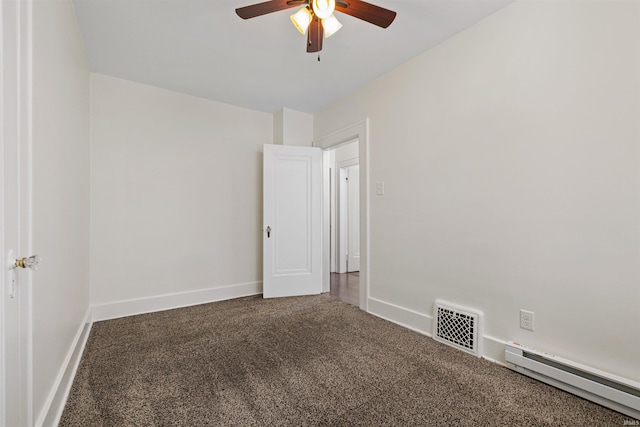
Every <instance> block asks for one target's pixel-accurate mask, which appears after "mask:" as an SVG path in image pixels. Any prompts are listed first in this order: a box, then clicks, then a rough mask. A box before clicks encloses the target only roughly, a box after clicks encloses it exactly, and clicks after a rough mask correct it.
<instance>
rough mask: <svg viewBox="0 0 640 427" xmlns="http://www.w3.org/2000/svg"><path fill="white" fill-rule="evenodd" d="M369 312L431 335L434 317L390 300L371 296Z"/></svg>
mask: <svg viewBox="0 0 640 427" xmlns="http://www.w3.org/2000/svg"><path fill="white" fill-rule="evenodd" d="M368 305H369V313H371V314H373V315H374V316H377V317H380V318H382V319H385V320H388V321H389V322H392V323H395V324H397V325H400V326H403V327H405V328H407V329H411V330H412V331H416V332H419V333H421V334H422V335H426V336H428V337H431V336H432V335H431V331H432V329H433V327H432V325H433V317H431V316H428V315H426V314H424V313H418V312H417V311H414V310H410V309H408V308H404V307H400V306H398V305H395V304H391V303H389V302H385V301H381V300H379V299H375V298H369V304H368Z"/></svg>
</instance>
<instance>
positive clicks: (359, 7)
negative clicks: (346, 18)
mask: <svg viewBox="0 0 640 427" xmlns="http://www.w3.org/2000/svg"><path fill="white" fill-rule="evenodd" d="M346 3H348V6H347V7H344V4H343V3H342V2H336V10H337V11H339V12H342V13H346V14H347V15H351V16H353V17H355V18H359V19H362V20H363V21H367V22H369V23H371V24H373V25H377V26H378V27H382V28H387V27H388V26H389V25H391V23H392V22H393V20H394V19H396V13H395V12H394V11H392V10H389V9H385V8H384V7H380V6H376V5H375V4H371V3H367V2H365V1H361V0H346Z"/></svg>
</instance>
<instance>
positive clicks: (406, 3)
mask: <svg viewBox="0 0 640 427" xmlns="http://www.w3.org/2000/svg"><path fill="white" fill-rule="evenodd" d="M260 1H261V0H255V1H252V0H74V5H75V9H76V14H77V17H78V22H79V25H80V30H81V32H82V36H83V39H84V43H85V48H86V51H87V56H88V58H89V64H90V67H91V71H94V72H98V73H103V74H108V75H111V76H116V77H121V78H124V79H128V80H133V81H136V82H141V83H145V84H150V85H153V86H158V87H162V88H166V89H170V90H174V91H178V92H183V93H186V94H190V95H195V96H199V97H203V98H209V99H212V100H216V101H220V102H224V103H228V104H234V105H238V106H241V107H245V108H250V109H254V110H259V111H264V112H269V113H273V112H275V111H278V110H280V109H281V108H283V107H286V108H291V109H294V110H298V111H304V112H307V113H314V112H316V111H318V110H320V109H322V108H324V107H326V106H328V105H329V104H331V103H332V102H334V101H336V100H337V99H339V98H341V97H342V96H344V95H346V94H348V93H350V92H352V91H354V90H355V89H357V88H359V87H361V86H363V85H365V84H366V83H368V82H370V81H372V80H374V79H375V78H376V77H378V76H381V75H382V74H384V73H386V72H388V71H390V70H391V69H393V68H395V67H397V66H398V65H400V64H402V63H404V62H406V61H407V60H409V59H411V58H413V57H415V56H417V55H419V54H420V53H422V52H424V51H425V50H427V49H429V48H431V47H433V46H435V45H437V44H438V43H440V42H442V41H443V40H445V39H446V38H448V37H451V36H452V35H453V34H455V33H457V32H459V31H461V30H463V29H464V28H467V27H469V26H471V25H473V24H474V23H476V22H478V21H480V20H481V19H483V18H485V17H486V16H488V15H490V14H492V13H493V12H495V11H497V10H498V9H500V8H502V7H504V6H505V5H507V4H508V3H510V2H511V1H512V0H371V3H374V4H377V5H379V6H382V7H385V8H387V9H392V10H394V11H396V12H397V13H398V15H397V17H396V20H395V21H394V22H393V23H392V24H391V26H390V27H389V28H387V29H382V28H379V27H376V26H374V25H371V24H369V23H366V22H364V21H361V20H359V19H356V18H353V17H351V16H348V15H345V14H341V13H336V17H337V18H338V19H339V20H340V21H341V22H342V24H343V25H344V26H343V28H342V29H341V30H340V31H339V32H338V33H337V34H335V35H334V36H333V37H331V38H329V39H325V40H324V47H323V50H322V51H321V52H320V58H321V61H320V62H318V60H317V58H318V55H317V54H311V53H307V52H306V50H305V49H306V36H303V35H301V34H300V33H299V32H298V31H297V30H296V29H295V28H294V27H293V25H292V24H291V21H290V20H289V15H291V14H292V13H293V12H295V11H296V10H297V8H292V9H288V10H284V11H280V12H276V13H272V14H269V15H264V16H261V17H257V18H253V19H249V20H246V21H245V20H243V19H241V18H239V17H238V16H237V15H236V14H235V9H236V8H237V7H241V6H247V5H250V4H253V3H258V2H260Z"/></svg>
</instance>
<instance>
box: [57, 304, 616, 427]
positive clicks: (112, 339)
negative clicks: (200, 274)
mask: <svg viewBox="0 0 640 427" xmlns="http://www.w3.org/2000/svg"><path fill="white" fill-rule="evenodd" d="M625 420H629V418H628V417H626V416H624V415H621V414H618V413H616V412H613V411H611V410H609V409H606V408H603V407H601V406H598V405H596V404H593V403H591V402H588V401H586V400H583V399H581V398H578V397H576V396H573V395H571V394H567V393H565V392H562V391H560V390H557V389H555V388H552V387H549V386H547V385H545V384H542V383H540V382H537V381H534V380H532V379H530V378H528V377H525V376H522V375H520V374H517V373H515V372H512V371H510V370H508V369H506V368H503V367H501V366H499V365H496V364H494V363H490V362H487V361H485V360H481V359H477V358H475V357H473V356H471V355H468V354H466V353H463V352H460V351H458V350H455V349H452V348H450V347H448V346H445V345H442V344H439V343H437V342H435V341H434V340H432V339H431V338H428V337H425V336H423V335H420V334H418V333H415V332H412V331H409V330H407V329H404V328H402V327H400V326H397V325H394V324H392V323H389V322H386V321H384V320H382V319H379V318H376V317H374V316H372V315H369V314H366V313H364V312H362V311H360V310H359V309H358V308H356V307H354V306H350V305H348V304H346V303H343V302H342V301H339V300H337V299H335V298H334V297H330V296H328V295H321V296H316V297H298V298H283V299H275V300H263V299H262V298H260V297H250V298H242V299H237V300H231V301H224V302H218V303H213V304H206V305H200V306H196V307H189V308H183V309H178V310H171V311H165V312H161V313H153V314H145V315H139V316H133V317H128V318H123V319H116V320H110V321H105V322H98V323H95V324H94V325H93V329H92V331H91V335H90V336H89V341H88V343H87V347H86V350H85V352H84V355H83V356H82V361H81V363H80V367H79V369H78V372H77V375H76V378H75V381H74V384H73V387H72V389H71V393H70V396H69V400H68V402H67V406H66V408H65V410H64V413H63V415H62V420H61V423H60V425H61V426H83V427H84V426H318V425H330V426H383V425H384V426H445V425H455V426H490V425H495V426H506V425H525V426H527V425H535V426H545V425H548V426H559V425H567V426H587V425H588V426H622V425H623V424H624V421H625Z"/></svg>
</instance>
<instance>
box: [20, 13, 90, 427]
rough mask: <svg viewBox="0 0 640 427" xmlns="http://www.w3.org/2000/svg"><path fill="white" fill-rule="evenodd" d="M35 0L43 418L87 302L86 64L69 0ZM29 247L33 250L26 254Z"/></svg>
mask: <svg viewBox="0 0 640 427" xmlns="http://www.w3.org/2000/svg"><path fill="white" fill-rule="evenodd" d="M32 6H33V101H32V102H33V123H32V130H33V135H32V137H33V139H32V141H33V142H32V149H33V164H32V170H33V172H32V174H33V178H32V179H33V249H34V252H36V253H38V254H39V255H40V256H41V257H42V258H43V263H42V265H41V268H40V270H39V271H38V272H36V273H34V274H33V405H34V406H33V411H34V414H35V420H36V421H37V420H41V418H42V417H43V416H44V412H45V411H46V410H47V409H48V402H49V399H50V398H51V395H52V393H53V392H54V391H55V389H56V388H57V381H58V379H59V375H60V374H61V371H62V370H63V369H64V368H65V366H66V357H67V355H68V352H69V351H70V350H71V349H72V346H73V344H74V339H75V337H76V335H77V333H78V331H79V328H81V327H82V324H83V319H84V317H85V314H86V312H87V309H88V307H89V69H88V65H87V61H86V58H85V54H84V47H83V44H82V40H81V37H80V33H79V30H78V26H77V23H76V18H75V13H74V10H73V6H72V4H71V2H70V1H35V2H33V3H32ZM25 255H30V254H25Z"/></svg>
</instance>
